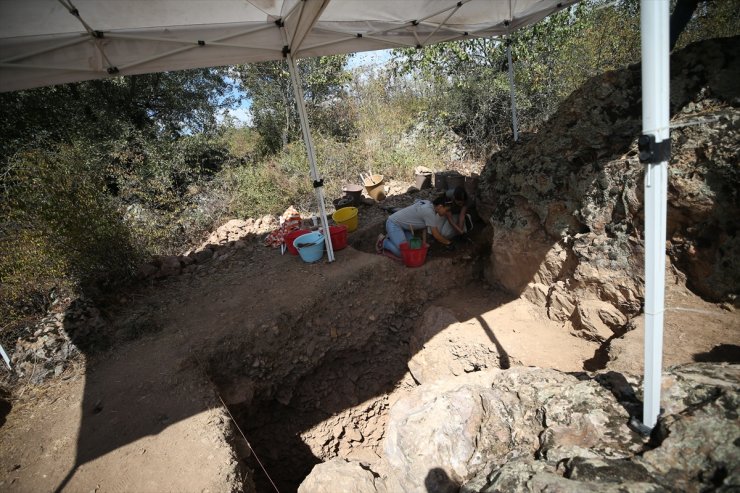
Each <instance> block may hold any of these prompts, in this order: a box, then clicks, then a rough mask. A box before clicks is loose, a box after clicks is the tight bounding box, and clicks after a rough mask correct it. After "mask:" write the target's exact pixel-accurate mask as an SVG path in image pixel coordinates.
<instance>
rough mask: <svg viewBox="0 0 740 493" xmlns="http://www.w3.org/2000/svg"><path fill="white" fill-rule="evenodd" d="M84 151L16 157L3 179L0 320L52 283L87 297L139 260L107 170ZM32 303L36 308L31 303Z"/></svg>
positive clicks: (129, 270)
mask: <svg viewBox="0 0 740 493" xmlns="http://www.w3.org/2000/svg"><path fill="white" fill-rule="evenodd" d="M88 151H89V149H86V148H85V147H84V146H80V147H74V146H61V147H58V148H51V149H46V150H36V151H32V152H29V153H26V154H22V155H19V156H17V157H16V159H14V160H13V161H11V162H10V163H9V167H8V169H7V172H6V173H5V174H4V175H3V179H2V199H3V200H2V203H3V206H2V219H1V220H0V245H2V249H0V251H1V252H2V253H0V282H1V283H2V293H0V295H1V297H2V301H1V302H0V310H2V316H3V318H5V317H10V318H11V319H12V318H13V317H14V316H17V315H18V313H19V311H23V307H24V306H26V307H28V306H29V303H28V302H29V300H34V299H39V297H42V298H43V297H44V294H45V293H48V291H49V290H50V289H51V288H52V287H53V286H60V285H67V286H72V287H76V288H79V289H81V290H83V291H85V292H86V293H87V294H88V295H92V296H94V295H96V294H97V293H99V292H100V290H101V289H105V288H106V287H108V286H110V285H114V284H117V283H120V282H124V281H126V280H127V279H128V277H129V276H130V274H131V273H132V271H133V268H134V266H135V265H136V262H137V261H138V260H139V259H140V258H141V253H142V252H141V250H140V248H138V247H137V245H136V244H135V243H134V241H133V239H132V237H131V234H130V231H129V229H128V228H127V226H126V225H125V224H124V222H123V220H122V217H121V214H120V213H119V210H118V208H117V204H116V203H115V201H114V200H112V198H111V196H110V195H109V194H108V193H107V188H106V182H105V176H104V172H103V171H102V170H101V169H100V168H99V167H97V166H94V165H93V163H91V162H88V161H87V160H86V157H87V156H88V155H89V152H88ZM30 305H35V304H34V303H30Z"/></svg>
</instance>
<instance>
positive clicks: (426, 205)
mask: <svg viewBox="0 0 740 493" xmlns="http://www.w3.org/2000/svg"><path fill="white" fill-rule="evenodd" d="M389 219H390V220H391V221H393V222H394V223H396V224H398V225H399V226H401V227H402V228H403V229H407V230H411V229H414V230H422V229H424V228H426V227H427V226H430V227H434V226H437V227H438V226H439V223H438V221H437V219H438V216H437V213H436V212H434V204H432V203H431V202H430V201H428V200H420V201H418V202H415V203H414V204H412V205H410V206H408V207H404V208H403V209H401V210H400V211H398V212H395V213H393V214H391V216H390V218H389Z"/></svg>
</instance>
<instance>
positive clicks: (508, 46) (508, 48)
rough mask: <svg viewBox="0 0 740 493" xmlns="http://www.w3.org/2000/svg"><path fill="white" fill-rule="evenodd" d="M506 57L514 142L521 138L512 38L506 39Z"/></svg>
mask: <svg viewBox="0 0 740 493" xmlns="http://www.w3.org/2000/svg"><path fill="white" fill-rule="evenodd" d="M506 57H507V58H508V59H509V92H510V93H511V124H512V126H513V128H514V142H517V141H518V140H519V130H518V128H517V127H518V122H517V120H516V89H515V88H514V66H513V65H512V63H511V39H507V40H506Z"/></svg>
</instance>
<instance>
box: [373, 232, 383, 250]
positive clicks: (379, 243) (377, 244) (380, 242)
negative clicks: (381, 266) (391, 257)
mask: <svg viewBox="0 0 740 493" xmlns="http://www.w3.org/2000/svg"><path fill="white" fill-rule="evenodd" d="M383 241H385V235H384V234H383V233H380V234H379V235H378V239H377V240H375V253H383Z"/></svg>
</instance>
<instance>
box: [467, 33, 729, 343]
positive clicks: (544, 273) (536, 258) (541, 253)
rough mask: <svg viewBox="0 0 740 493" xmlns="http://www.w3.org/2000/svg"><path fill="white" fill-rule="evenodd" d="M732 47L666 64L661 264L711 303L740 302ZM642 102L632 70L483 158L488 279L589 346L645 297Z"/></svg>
mask: <svg viewBox="0 0 740 493" xmlns="http://www.w3.org/2000/svg"><path fill="white" fill-rule="evenodd" d="M739 48H740V38H728V39H718V40H710V41H704V42H701V43H697V44H695V45H691V46H689V47H688V48H686V49H684V50H682V51H681V52H678V53H676V54H674V55H673V56H672V57H671V115H672V120H671V124H672V126H673V127H674V128H672V130H671V146H672V158H671V162H670V165H669V204H668V206H669V208H668V235H667V238H668V239H669V242H668V245H667V247H668V253H669V255H670V260H671V262H672V264H673V266H674V267H676V268H678V269H680V270H682V271H683V272H684V273H685V275H686V276H687V282H688V285H689V287H691V288H692V289H693V290H694V291H695V292H697V293H698V294H700V295H701V296H703V297H705V298H707V299H709V300H713V301H719V300H724V299H728V298H729V299H734V296H736V295H737V294H738V293H739V292H740V285H739V284H740V283H739V282H738V281H739V280H740V239H739V238H738V234H737V231H738V229H740V228H739V227H740V202H739V200H738V195H737V190H739V189H740V168H738V166H737V162H738V154H740V139H738V131H739V130H740V110H738V100H739V99H738V98H740V86H739V85H738V84H737V80H738V77H740V55H738V53H739V52H740V50H739ZM640 98H641V83H640V70H639V66H634V67H630V68H627V69H624V70H621V71H615V72H609V73H606V74H604V75H602V76H599V77H596V78H594V79H592V80H590V81H589V82H588V83H586V84H585V85H584V86H583V87H582V88H580V89H579V90H577V91H576V92H574V93H573V95H572V96H571V97H570V98H569V99H568V100H567V101H566V102H565V103H564V104H563V105H562V106H561V108H560V111H559V112H558V114H557V115H556V116H555V117H553V118H552V119H551V120H550V122H549V123H548V124H547V125H546V127H545V128H543V129H542V130H541V131H539V133H537V134H536V135H534V136H525V137H523V138H522V141H521V142H520V143H517V144H516V145H514V146H513V147H511V148H509V149H506V150H503V151H501V152H499V153H497V154H495V155H494V156H492V157H491V159H490V160H489V162H488V163H487V165H486V168H485V169H484V170H483V172H482V174H481V179H480V184H479V188H478V190H479V193H478V197H477V207H478V210H479V213H480V215H481V217H482V218H483V219H484V220H486V221H488V222H489V223H490V224H491V225H492V227H493V239H492V250H491V257H490V265H489V267H488V269H487V273H486V275H487V278H488V280H489V281H491V282H492V283H494V284H496V285H498V286H501V287H503V288H504V289H506V290H508V291H510V292H512V293H514V294H517V295H520V294H521V295H524V296H525V297H526V298H527V299H529V300H530V301H532V302H534V303H537V304H539V305H540V306H542V307H546V308H547V310H548V316H549V317H550V318H551V319H553V320H558V321H566V320H567V321H571V322H572V323H573V326H574V328H575V329H576V330H577V331H579V332H581V333H582V335H583V336H584V337H586V338H588V339H592V340H596V341H605V340H607V339H608V338H609V337H610V336H611V335H612V334H614V333H615V332H616V333H620V332H623V330H624V327H625V324H626V323H627V321H628V319H629V318H631V317H633V316H634V315H636V314H637V313H638V312H639V311H640V309H641V303H642V300H643V298H644V293H643V284H644V283H643V277H642V272H643V270H644V267H643V263H644V251H643V249H644V243H643V231H644V220H643V216H644V211H643V209H642V203H643V177H644V172H643V165H642V164H641V163H640V162H639V159H638V152H637V138H638V136H639V134H640V133H641V102H640ZM698 122H701V124H697V123H698Z"/></svg>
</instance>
